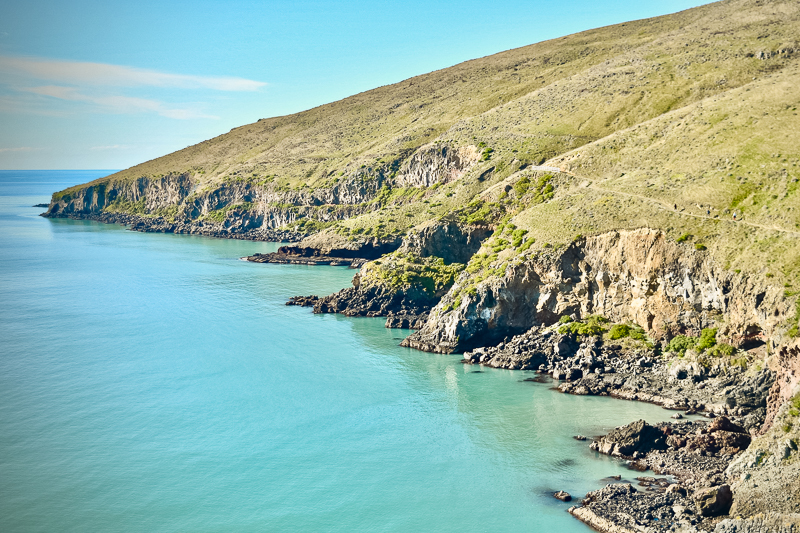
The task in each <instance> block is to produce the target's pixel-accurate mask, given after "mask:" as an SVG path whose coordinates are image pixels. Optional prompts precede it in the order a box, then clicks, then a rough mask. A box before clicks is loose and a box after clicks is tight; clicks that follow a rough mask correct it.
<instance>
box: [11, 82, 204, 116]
mask: <svg viewBox="0 0 800 533" xmlns="http://www.w3.org/2000/svg"><path fill="white" fill-rule="evenodd" d="M24 90H25V91H27V92H30V93H33V94H38V95H41V96H49V97H51V98H57V99H59V100H69V101H72V102H84V103H88V104H92V105H95V106H98V107H100V108H102V109H103V110H105V111H108V112H112V113H125V114H132V113H140V112H142V111H145V112H148V111H149V112H154V113H158V114H159V115H161V116H163V117H167V118H174V119H179V120H187V119H194V118H212V119H216V118H219V117H215V116H213V115H206V114H204V113H202V112H200V111H198V110H196V109H190V108H175V107H169V106H167V105H166V104H164V103H163V102H159V101H158V100H151V99H148V98H136V97H133V96H122V95H110V96H109V95H90V94H85V93H82V92H80V91H79V90H78V89H76V88H74V87H62V86H59V85H46V86H42V87H29V88H26V89H24Z"/></svg>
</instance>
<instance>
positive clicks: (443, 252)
mask: <svg viewBox="0 0 800 533" xmlns="http://www.w3.org/2000/svg"><path fill="white" fill-rule="evenodd" d="M491 234H492V230H490V229H489V228H486V227H478V226H465V225H460V224H458V223H457V222H455V221H453V220H451V221H444V222H439V221H437V222H431V223H429V224H427V225H426V226H425V227H423V228H420V229H418V230H414V231H411V232H409V234H408V236H407V237H406V238H405V239H403V244H402V246H401V247H400V251H401V252H403V253H412V254H414V255H416V256H418V257H431V256H436V257H441V258H442V259H444V262H445V263H448V264H449V263H467V261H469V258H470V257H472V256H473V255H474V254H475V252H477V251H478V250H479V249H480V247H481V242H483V240H484V239H486V238H487V237H489V236H490V235H491Z"/></svg>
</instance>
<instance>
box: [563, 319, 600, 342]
mask: <svg viewBox="0 0 800 533" xmlns="http://www.w3.org/2000/svg"><path fill="white" fill-rule="evenodd" d="M607 322H608V319H606V318H605V317H603V316H600V315H591V316H588V317H586V319H585V320H584V321H579V322H571V323H567V324H564V325H563V326H561V327H560V328H558V332H559V333H561V334H562V335H566V334H572V335H578V336H581V337H584V336H593V335H602V334H603V333H605V332H606V328H605V327H604V326H603V324H605V323H607Z"/></svg>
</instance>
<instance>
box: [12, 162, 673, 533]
mask: <svg viewBox="0 0 800 533" xmlns="http://www.w3.org/2000/svg"><path fill="white" fill-rule="evenodd" d="M104 174H105V173H103V172H88V171H84V172H9V171H3V172H0V302H2V305H0V339H2V343H0V531H5V532H17V531H25V532H29V531H348V532H349V531H459V532H462V531H491V532H496V531H539V532H547V531H562V532H571V531H589V530H588V528H586V527H585V526H583V525H582V524H580V523H579V522H577V521H576V520H575V519H573V518H572V517H570V516H569V515H568V514H567V513H566V512H565V510H566V508H567V507H568V504H564V503H562V502H559V501H558V500H555V499H553V498H552V496H550V495H549V494H548V492H550V491H554V490H561V489H563V490H567V491H569V492H570V493H572V494H573V495H576V494H577V495H582V494H583V493H585V492H586V491H588V490H592V489H595V488H598V487H600V486H602V485H603V484H604V483H603V482H602V481H601V478H603V477H605V476H608V475H613V474H618V473H621V474H623V475H626V476H628V477H632V476H633V474H631V473H629V472H627V471H626V470H624V469H623V467H622V465H621V463H619V462H618V461H616V460H612V459H609V458H606V457H600V456H597V455H596V454H594V453H593V452H590V451H589V450H588V447H587V444H586V443H581V442H578V441H575V440H574V439H572V438H571V436H572V435H575V434H578V433H582V434H586V435H595V434H599V433H602V432H604V431H606V430H607V429H608V428H610V427H613V426H615V425H619V424H622V423H627V422H629V421H631V420H634V419H636V418H640V417H641V418H645V419H647V420H650V421H656V420H666V419H667V418H668V417H669V414H670V413H669V412H668V411H664V410H662V409H660V408H658V407H656V406H652V405H647V404H637V403H632V402H623V401H617V400H611V399H608V398H589V397H578V396H566V395H562V394H559V393H557V392H554V391H552V390H550V387H551V385H548V384H538V383H531V382H522V381H521V380H522V379H524V378H525V377H531V376H533V375H534V374H532V373H526V372H511V371H504V370H491V369H484V370H483V371H482V372H476V370H479V368H478V367H471V366H464V365H461V364H459V363H458V360H459V357H458V356H447V355H432V354H427V353H422V352H417V351H413V350H409V349H406V348H401V347H399V346H398V345H397V344H398V342H399V341H400V339H401V338H402V336H403V335H405V334H407V333H408V332H407V331H400V330H387V329H385V328H384V327H383V320H381V319H363V318H362V319H350V318H345V317H342V316H338V315H335V316H332V315H313V314H312V313H311V312H310V311H309V310H308V309H307V308H298V307H287V306H285V305H284V302H285V301H286V300H287V299H288V298H289V297H290V296H294V295H297V294H325V293H330V292H333V291H335V290H337V289H339V288H342V287H345V286H347V285H348V284H349V283H350V279H351V278H352V275H353V271H352V270H349V269H347V268H344V267H308V266H294V265H264V264H251V263H246V262H243V261H239V260H238V258H239V257H240V256H243V255H246V254H252V253H254V252H268V251H271V250H274V249H275V248H276V247H277V245H276V244H271V243H251V242H241V241H227V240H219V239H209V238H198V237H189V236H175V235H160V234H142V233H135V232H130V231H126V230H125V229H124V228H122V227H119V226H110V225H103V224H97V223H93V222H78V221H69V220H47V219H44V218H41V217H38V216H37V214H38V213H40V212H41V211H42V209H41V208H32V207H30V206H31V205H33V204H35V203H40V202H47V200H48V198H49V194H50V193H51V192H52V191H55V190H58V189H61V188H63V187H65V186H68V185H71V184H75V183H80V182H84V181H88V180H90V179H93V178H96V177H99V176H101V175H104Z"/></svg>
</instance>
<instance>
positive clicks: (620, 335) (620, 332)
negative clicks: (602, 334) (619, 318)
mask: <svg viewBox="0 0 800 533" xmlns="http://www.w3.org/2000/svg"><path fill="white" fill-rule="evenodd" d="M630 332H631V327H630V326H629V325H627V324H614V325H613V326H611V329H609V330H608V338H609V339H611V340H612V341H615V340H619V339H624V338H625V337H627V336H628V335H629V334H630Z"/></svg>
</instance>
